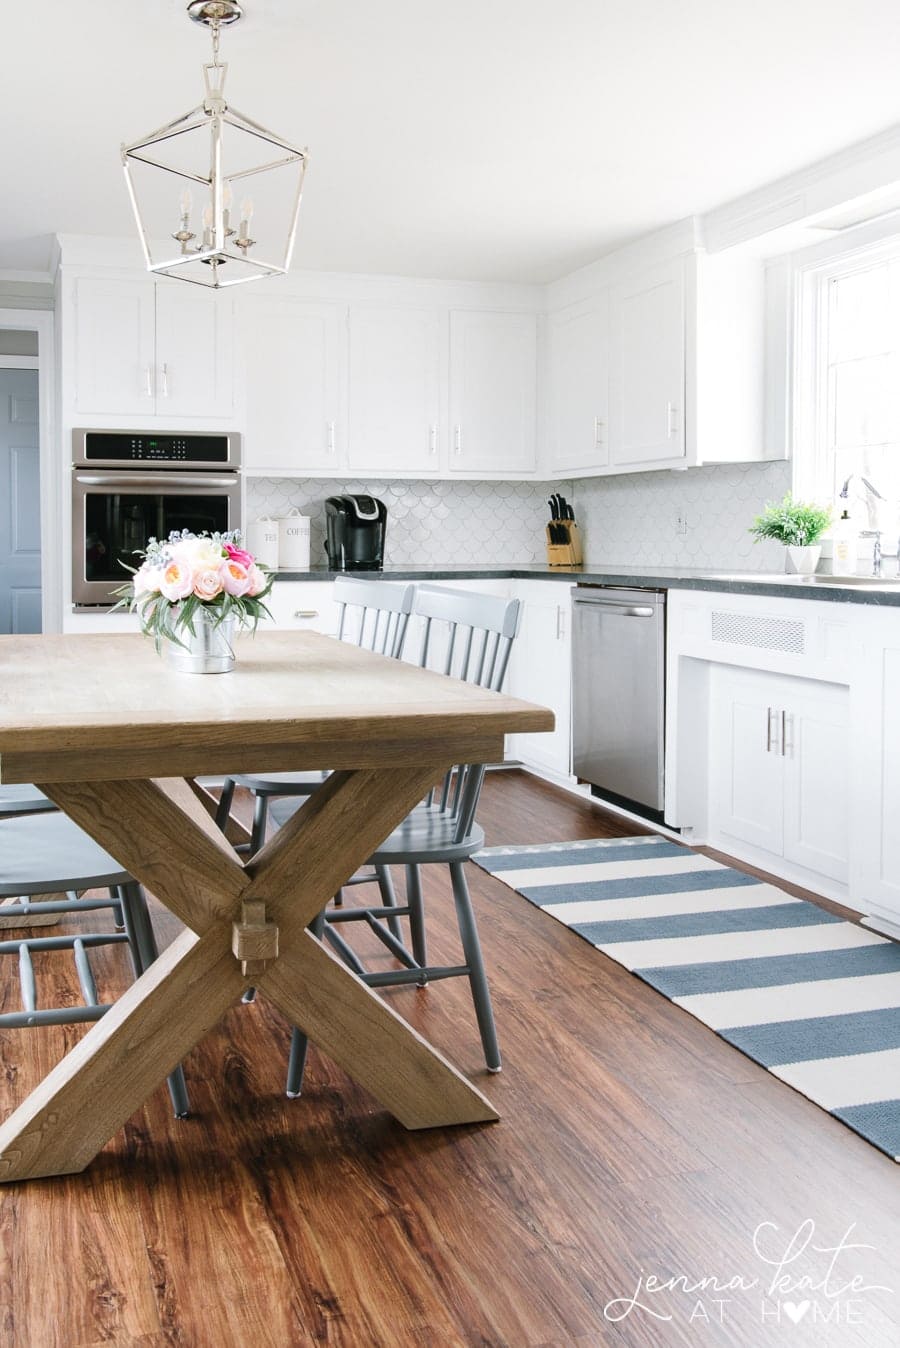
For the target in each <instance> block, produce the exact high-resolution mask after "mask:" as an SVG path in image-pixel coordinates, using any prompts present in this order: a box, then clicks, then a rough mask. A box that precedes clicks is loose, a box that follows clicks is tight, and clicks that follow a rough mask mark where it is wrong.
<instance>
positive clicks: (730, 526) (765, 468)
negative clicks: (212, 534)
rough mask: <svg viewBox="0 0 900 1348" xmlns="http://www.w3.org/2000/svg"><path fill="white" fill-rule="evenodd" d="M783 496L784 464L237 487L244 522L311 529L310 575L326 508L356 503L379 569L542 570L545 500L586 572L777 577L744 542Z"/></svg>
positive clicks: (778, 552) (760, 551) (771, 553)
mask: <svg viewBox="0 0 900 1348" xmlns="http://www.w3.org/2000/svg"><path fill="white" fill-rule="evenodd" d="M789 486H790V465H789V464H785V463H771V464H735V465H732V464H729V465H726V466H721V467H715V468H696V469H689V470H688V471H687V472H661V473H631V474H629V475H627V476H624V477H605V478H583V479H580V480H578V481H576V482H423V481H400V480H397V481H386V482H367V481H365V480H363V479H349V478H347V479H340V480H338V479H335V480H322V479H318V478H304V479H295V478H248V479H247V519H248V520H252V519H256V518H257V517H258V516H260V515H272V516H274V517H278V516H280V515H286V514H287V513H288V512H289V511H290V510H291V509H292V508H293V507H294V506H296V507H297V508H298V509H299V510H301V511H302V512H303V514H304V515H309V516H310V517H311V520H312V524H311V561H312V563H313V565H321V564H323V563H324V562H325V561H326V558H325V547H324V534H325V505H324V502H325V498H326V496H334V495H338V494H340V493H341V492H348V491H349V492H366V493H368V494H370V495H372V496H378V497H380V498H381V499H382V500H383V501H384V502H385V504H386V505H387V508H388V531H387V543H386V549H385V561H386V562H388V563H390V564H394V565H398V566H430V565H439V564H441V563H471V564H472V565H473V566H477V565H480V564H485V565H490V564H496V565H504V564H508V563H512V562H522V563H525V562H543V561H544V560H545V559H546V554H545V550H544V526H545V524H546V522H547V519H548V515H549V512H548V509H547V498H548V496H549V495H550V493H551V492H554V491H559V492H561V493H562V494H563V495H564V496H565V497H567V498H568V499H569V500H570V501H571V502H572V503H573V505H574V507H575V511H576V515H577V518H578V522H579V526H580V529H581V533H582V537H583V540H584V551H585V560H586V561H587V562H592V563H595V564H597V565H600V564H613V565H618V564H624V565H632V566H679V567H699V568H702V569H704V570H730V569H734V570H739V571H750V570H753V571H781V570H783V567H784V560H783V549H781V548H779V547H777V546H775V545H772V544H765V545H763V544H759V545H754V543H753V541H752V539H751V537H750V534H749V533H748V532H747V531H748V528H749V525H750V522H751V520H752V519H753V516H754V515H756V514H758V513H759V511H760V510H761V509H762V507H763V506H764V505H765V503H766V501H771V500H779V499H780V498H781V497H782V496H783V495H784V493H785V492H786V491H787V490H788V487H789ZM679 518H681V519H682V520H683V521H684V527H685V532H683V533H680V532H679V528H678V520H679Z"/></svg>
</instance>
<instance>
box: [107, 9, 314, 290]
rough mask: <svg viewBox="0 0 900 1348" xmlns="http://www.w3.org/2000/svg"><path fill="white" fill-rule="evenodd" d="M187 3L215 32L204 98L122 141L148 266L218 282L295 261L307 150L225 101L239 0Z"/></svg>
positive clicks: (279, 269) (234, 281) (252, 276)
mask: <svg viewBox="0 0 900 1348" xmlns="http://www.w3.org/2000/svg"><path fill="white" fill-rule="evenodd" d="M187 12H188V15H189V17H190V18H191V19H193V21H194V22H195V23H202V24H205V25H206V27H207V28H209V30H210V33H211V35H212V61H210V62H208V63H207V64H206V65H204V67H203V80H204V87H205V94H204V99H203V102H202V103H201V104H200V106H199V107H196V108H193V109H192V110H191V111H190V112H187V113H185V114H184V116H183V117H178V118H176V119H175V121H173V122H168V123H167V124H166V125H165V126H163V127H160V128H159V130H158V131H154V132H153V133H152V134H151V135H149V136H142V137H141V139H140V140H136V141H134V142H133V144H131V145H123V146H122V164H123V167H124V169H125V181H126V183H127V185H128V192H129V196H130V197H131V205H132V207H133V209H134V216H135V220H136V221H137V227H138V233H139V235H140V240H141V245H142V247H143V250H144V257H145V259H146V262H147V267H148V269H149V270H150V271H152V272H159V273H161V274H163V275H165V276H174V277H177V278H178V279H179V280H184V281H191V282H193V283H194V284H195V285H205V286H211V287H213V288H215V289H218V288H220V287H224V286H230V285H239V284H240V283H241V282H244V281H253V280H258V279H260V278H262V277H264V276H280V275H283V273H284V272H286V271H287V270H288V268H289V266H290V265H291V254H292V252H293V248H294V239H295V237H296V233H297V217H298V214H299V211H300V198H301V195H302V191H303V178H304V174H305V172H306V164H307V158H308V152H307V150H305V149H303V150H299V149H297V148H296V146H294V145H291V144H289V143H288V142H287V141H286V140H283V139H282V138H281V136H277V135H275V134H274V133H273V132H271V131H267V130H266V129H265V127H262V126H260V125H259V124H258V123H257V122H254V121H252V120H251V119H250V118H249V117H245V116H244V115H243V114H242V113H240V112H238V111H237V109H235V108H231V107H229V106H228V104H227V103H226V101H225V93H224V90H225V76H226V75H227V73H228V65H227V64H222V63H221V62H220V60H219V37H220V32H221V29H222V28H223V27H225V26H227V25H229V24H233V23H236V22H237V21H238V20H239V19H240V18H241V17H242V15H243V9H242V7H241V5H240V4H238V3H237V0H191V2H190V4H188V6H187ZM250 179H252V180H253V181H252V182H250V181H249V180H250ZM179 180H180V184H179ZM179 185H180V186H181V189H182V190H181V192H180V194H179V191H178V187H179ZM251 189H252V191H253V197H251V196H250V190H251ZM195 198H199V201H198V200H196V199H195ZM254 198H255V200H254ZM237 199H240V206H239V209H238V211H237V213H235V210H234V202H235V200H237ZM251 225H252V233H251ZM254 235H255V236H256V237H253V236H254ZM173 244H174V245H176V246H175V247H173ZM267 256H268V258H269V260H268V261H267V260H265V259H266V257H267Z"/></svg>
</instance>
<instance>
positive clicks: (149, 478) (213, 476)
mask: <svg viewBox="0 0 900 1348" xmlns="http://www.w3.org/2000/svg"><path fill="white" fill-rule="evenodd" d="M75 481H76V482H77V483H79V485H80V486H82V487H111V488H113V489H115V490H117V491H126V492H127V491H128V488H129V487H162V486H166V487H236V486H237V484H238V475H237V473H227V474H226V473H181V472H174V473H116V474H115V475H112V474H110V473H76V474H75Z"/></svg>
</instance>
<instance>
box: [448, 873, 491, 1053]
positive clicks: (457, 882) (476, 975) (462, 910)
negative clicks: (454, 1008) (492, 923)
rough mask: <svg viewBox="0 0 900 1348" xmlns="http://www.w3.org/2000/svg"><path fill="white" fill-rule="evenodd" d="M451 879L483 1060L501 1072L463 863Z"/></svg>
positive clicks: (488, 990)
mask: <svg viewBox="0 0 900 1348" xmlns="http://www.w3.org/2000/svg"><path fill="white" fill-rule="evenodd" d="M450 881H451V883H452V885H453V899H454V902H455V904H456V920H457V922H458V923H459V935H460V939H461V941H462V947H463V953H464V955H465V959H466V964H467V965H468V966H469V986H470V987H471V989H472V1001H473V1002H474V1003H475V1015H476V1016H477V1018H478V1029H479V1030H480V1032H481V1045H482V1048H483V1049H484V1060H485V1062H486V1063H487V1068H488V1071H489V1072H499V1071H500V1068H501V1066H502V1063H501V1061H500V1046H499V1044H498V1043H497V1029H496V1026H495V1025H494V1012H493V1008H492V1006H491V994H490V989H489V988H488V981H487V975H486V973H485V971H484V959H483V958H482V954H481V941H480V940H479V938H478V928H477V926H476V925H475V914H474V913H473V912H472V900H471V898H470V897H469V886H468V884H467V882H466V874H465V869H464V863H463V862H461V861H452V862H451V863H450Z"/></svg>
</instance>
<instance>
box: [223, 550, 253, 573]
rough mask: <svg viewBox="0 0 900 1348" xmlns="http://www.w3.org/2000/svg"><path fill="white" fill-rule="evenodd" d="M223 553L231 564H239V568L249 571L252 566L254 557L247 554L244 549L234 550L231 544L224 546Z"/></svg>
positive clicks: (251, 554) (249, 553) (250, 553)
mask: <svg viewBox="0 0 900 1348" xmlns="http://www.w3.org/2000/svg"><path fill="white" fill-rule="evenodd" d="M225 551H226V553H227V554H228V556H229V558H230V559H231V561H233V562H240V564H241V566H243V567H246V568H247V570H248V571H249V569H250V567H251V566H252V565H253V562H254V557H253V553H252V552H247V550H246V549H245V548H236V547H235V546H234V544H233V543H226V544H225Z"/></svg>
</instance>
